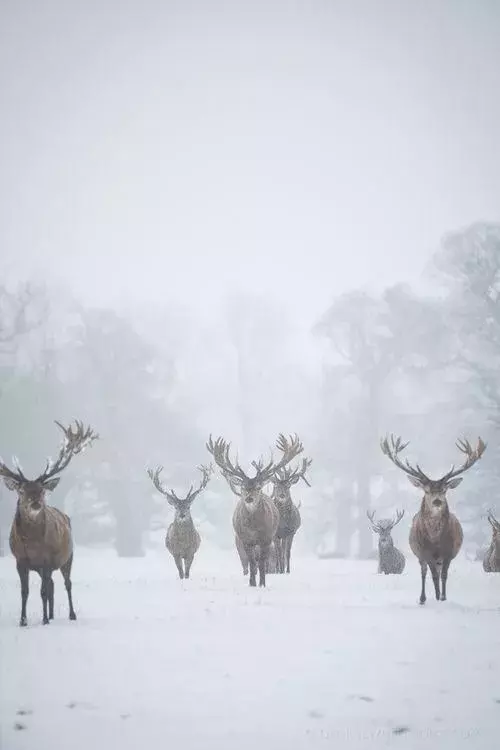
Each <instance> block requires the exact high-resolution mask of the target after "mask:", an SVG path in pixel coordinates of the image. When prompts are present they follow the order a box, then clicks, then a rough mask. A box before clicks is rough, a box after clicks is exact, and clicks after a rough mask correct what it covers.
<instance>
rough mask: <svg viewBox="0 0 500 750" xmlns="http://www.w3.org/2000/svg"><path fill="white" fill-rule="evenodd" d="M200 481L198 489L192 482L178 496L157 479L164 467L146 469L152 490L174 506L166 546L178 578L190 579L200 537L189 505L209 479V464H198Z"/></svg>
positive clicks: (210, 468)
mask: <svg viewBox="0 0 500 750" xmlns="http://www.w3.org/2000/svg"><path fill="white" fill-rule="evenodd" d="M199 470H200V471H201V473H202V480H201V483H200V485H199V487H198V488H197V489H194V487H193V485H191V487H190V488H189V491H188V493H187V495H186V497H182V498H181V497H178V495H176V493H175V492H174V490H168V489H167V488H166V487H165V485H164V484H162V482H161V480H160V474H161V472H162V471H163V467H162V466H159V467H158V468H157V469H156V470H155V471H153V470H152V469H148V476H149V478H150V479H151V481H152V482H153V484H154V486H155V489H156V490H157V491H158V492H159V493H160V494H161V495H163V497H166V498H167V501H168V503H169V504H170V505H172V507H173V508H175V518H174V520H173V522H172V523H171V524H170V526H169V527H168V529H167V535H166V537H165V546H166V548H167V549H168V551H169V552H170V554H171V555H172V557H173V558H174V561H175V564H176V566H177V570H178V571H179V578H181V579H182V578H189V573H190V570H191V565H192V564H193V559H194V556H195V554H196V553H197V552H198V549H199V547H200V544H201V537H200V535H199V533H198V531H197V530H196V527H195V525H194V522H193V518H192V516H191V505H192V503H193V501H194V499H195V498H196V497H198V495H199V494H200V492H202V491H203V490H204V489H205V487H206V486H207V484H208V482H209V481H210V476H211V474H212V471H213V469H212V466H211V465H210V466H208V467H206V466H200V467H199Z"/></svg>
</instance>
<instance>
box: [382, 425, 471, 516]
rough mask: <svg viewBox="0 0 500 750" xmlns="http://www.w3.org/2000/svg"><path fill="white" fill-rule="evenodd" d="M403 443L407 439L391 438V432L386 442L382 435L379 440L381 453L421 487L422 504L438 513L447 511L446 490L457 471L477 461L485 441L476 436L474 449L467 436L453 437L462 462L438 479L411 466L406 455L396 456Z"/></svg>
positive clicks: (456, 479) (452, 484)
mask: <svg viewBox="0 0 500 750" xmlns="http://www.w3.org/2000/svg"><path fill="white" fill-rule="evenodd" d="M407 445H408V443H403V442H402V441H401V438H400V437H398V438H395V437H394V435H391V437H390V442H389V439H388V438H387V437H386V438H384V440H382V441H381V443H380V447H381V448H382V453H384V454H385V455H386V456H387V457H388V458H389V459H390V460H391V461H392V463H393V464H394V465H395V466H397V467H398V468H399V469H401V470H402V471H404V472H405V474H406V475H407V476H408V479H409V481H410V482H411V484H413V486H414V487H419V488H420V489H422V490H423V491H424V500H423V502H424V505H425V508H426V510H427V511H428V512H429V513H430V514H431V515H433V516H439V515H442V514H443V513H446V512H448V501H447V499H446V493H447V491H448V490H452V489H455V487H458V485H459V484H460V482H461V481H462V479H463V477H461V476H460V474H463V473H464V472H465V471H467V470H468V469H470V468H471V466H474V464H475V463H476V461H479V459H480V458H481V456H482V455H483V453H484V451H485V450H486V443H484V442H483V441H482V440H481V438H478V442H477V447H476V448H475V449H473V448H472V446H471V444H470V443H469V441H468V440H457V443H456V446H457V448H458V449H459V450H460V451H461V452H462V453H464V454H465V456H466V458H465V461H464V462H463V464H462V465H461V466H459V467H458V469H455V467H454V466H452V467H451V469H450V471H449V472H447V473H446V474H444V475H443V476H442V477H440V478H439V479H430V478H429V477H428V476H427V475H426V474H424V472H423V471H422V469H421V468H420V466H419V465H418V464H416V465H415V467H413V466H411V465H410V463H409V462H408V460H407V459H405V461H404V462H403V461H402V460H401V459H400V458H399V454H400V453H402V451H404V449H405V448H406V447H407Z"/></svg>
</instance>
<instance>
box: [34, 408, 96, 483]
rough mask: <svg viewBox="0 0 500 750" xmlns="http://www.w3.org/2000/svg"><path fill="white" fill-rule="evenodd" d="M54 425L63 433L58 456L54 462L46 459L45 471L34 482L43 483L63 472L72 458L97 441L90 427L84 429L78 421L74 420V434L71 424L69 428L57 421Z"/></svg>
mask: <svg viewBox="0 0 500 750" xmlns="http://www.w3.org/2000/svg"><path fill="white" fill-rule="evenodd" d="M55 423H56V425H57V426H58V427H59V428H60V429H61V430H62V431H63V433H64V439H63V441H62V443H61V447H60V449H59V455H58V457H57V459H56V461H54V462H53V461H51V459H47V464H46V466H45V469H44V471H43V472H42V473H41V474H40V476H39V477H37V479H36V480H35V481H36V482H42V483H44V482H46V481H47V480H48V479H51V478H52V477H54V476H55V475H56V474H60V473H61V471H63V469H65V468H66V467H67V466H68V464H69V463H70V461H71V459H72V458H73V456H76V455H77V454H78V453H81V452H82V451H83V450H85V448H87V447H88V446H89V445H91V444H92V443H93V442H94V440H98V439H99V435H98V434H97V433H96V432H94V431H93V430H92V429H91V428H90V427H87V428H86V429H85V428H84V426H83V422H80V421H79V420H78V419H76V420H75V431H74V432H73V429H72V427H71V424H70V425H69V427H64V426H63V425H62V424H61V423H60V422H58V421H57V420H56V421H55Z"/></svg>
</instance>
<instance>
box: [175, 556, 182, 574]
mask: <svg viewBox="0 0 500 750" xmlns="http://www.w3.org/2000/svg"><path fill="white" fill-rule="evenodd" d="M174 561H175V565H176V567H177V570H178V571H179V578H180V579H181V580H182V579H183V578H184V567H183V565H182V557H181V556H180V555H174Z"/></svg>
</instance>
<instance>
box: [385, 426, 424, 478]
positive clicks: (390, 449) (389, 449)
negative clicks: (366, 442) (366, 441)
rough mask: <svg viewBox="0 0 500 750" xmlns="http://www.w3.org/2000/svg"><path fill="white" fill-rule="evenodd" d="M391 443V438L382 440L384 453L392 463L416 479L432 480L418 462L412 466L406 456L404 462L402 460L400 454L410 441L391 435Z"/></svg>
mask: <svg viewBox="0 0 500 750" xmlns="http://www.w3.org/2000/svg"><path fill="white" fill-rule="evenodd" d="M390 440H391V443H390V445H389V439H388V438H387V437H385V438H384V439H383V440H381V441H380V447H381V449H382V453H384V455H386V456H387V458H389V459H390V460H391V461H392V463H393V464H394V465H395V466H397V467H398V469H401V470H402V471H404V472H405V474H408V475H409V476H410V477H414V478H415V479H419V480H420V481H421V482H431V480H430V479H429V477H428V476H427V475H426V474H424V472H423V471H422V469H421V468H420V466H419V465H418V464H416V466H415V467H413V466H411V464H410V463H409V461H408V459H407V458H406V459H405V461H404V463H403V461H401V460H400V459H399V458H398V456H399V454H400V453H401V452H402V451H404V449H405V448H406V447H407V446H408V445H409V442H408V443H403V442H402V440H401V438H400V437H397V438H396V437H394V435H391V437H390Z"/></svg>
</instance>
